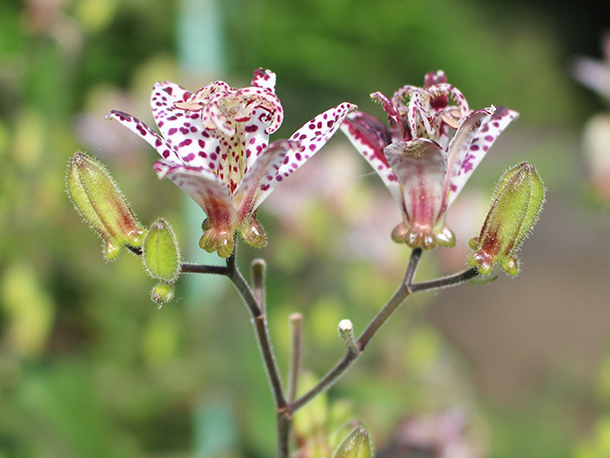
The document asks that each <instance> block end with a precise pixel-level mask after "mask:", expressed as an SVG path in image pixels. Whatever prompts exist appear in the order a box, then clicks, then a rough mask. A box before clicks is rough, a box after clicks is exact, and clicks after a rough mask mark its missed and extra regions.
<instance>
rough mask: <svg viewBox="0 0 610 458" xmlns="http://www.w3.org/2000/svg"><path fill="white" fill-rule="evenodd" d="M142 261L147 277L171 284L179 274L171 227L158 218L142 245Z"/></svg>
mask: <svg viewBox="0 0 610 458" xmlns="http://www.w3.org/2000/svg"><path fill="white" fill-rule="evenodd" d="M142 259H143V261H144V266H146V270H147V271H148V273H149V275H150V276H151V277H153V278H156V279H157V280H161V281H163V282H165V283H169V284H172V283H173V282H175V281H176V278H178V274H179V273H180V264H181V259H180V248H179V247H178V242H177V241H176V236H175V234H174V231H173V229H172V227H171V226H170V225H169V223H167V222H166V221H165V220H163V219H161V218H159V219H158V220H157V221H155V222H154V223H153V224H152V226H151V227H150V229H149V231H148V233H147V234H146V237H145V238H144V243H143V244H142Z"/></svg>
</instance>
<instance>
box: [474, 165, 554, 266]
mask: <svg viewBox="0 0 610 458" xmlns="http://www.w3.org/2000/svg"><path fill="white" fill-rule="evenodd" d="M544 192H545V190H544V184H543V183H542V180H541V179H540V177H539V176H538V173H537V172H536V169H535V168H534V167H533V166H531V165H529V164H528V163H527V162H523V163H521V164H519V165H517V166H515V167H513V168H512V169H510V170H508V171H507V172H506V173H505V174H504V175H503V176H502V178H501V179H500V182H499V183H498V186H497V187H496V190H495V192H494V196H493V199H492V202H491V208H490V209H489V213H488V214H487V218H486V219H485V222H484V223H483V227H482V228H481V233H480V235H479V237H474V238H473V239H471V240H470V247H471V248H472V249H473V250H476V251H475V252H474V253H472V254H471V255H470V256H469V257H468V264H470V265H471V266H473V267H477V269H478V270H479V272H480V273H482V274H484V275H485V274H488V273H489V272H491V268H492V267H493V265H494V264H500V265H501V266H502V268H503V269H504V270H505V271H506V273H508V274H509V275H517V273H518V271H519V261H518V259H517V258H516V257H515V253H516V252H517V250H518V249H519V247H520V245H521V243H522V242H523V240H524V239H525V237H527V235H528V234H529V232H530V231H531V229H532V227H533V226H534V224H535V223H536V221H537V220H538V215H539V214H540V211H541V210H542V204H543V203H544Z"/></svg>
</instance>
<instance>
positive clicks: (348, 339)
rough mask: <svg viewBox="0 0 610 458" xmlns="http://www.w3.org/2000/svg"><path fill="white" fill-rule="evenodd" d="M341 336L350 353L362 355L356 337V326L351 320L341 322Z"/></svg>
mask: <svg viewBox="0 0 610 458" xmlns="http://www.w3.org/2000/svg"><path fill="white" fill-rule="evenodd" d="M339 335H340V336H341V339H342V340H343V343H345V346H346V347H347V350H348V351H349V352H350V353H353V354H355V355H357V354H359V353H360V347H358V342H357V341H356V338H355V337H354V325H353V324H352V322H351V321H350V320H341V321H340V322H339Z"/></svg>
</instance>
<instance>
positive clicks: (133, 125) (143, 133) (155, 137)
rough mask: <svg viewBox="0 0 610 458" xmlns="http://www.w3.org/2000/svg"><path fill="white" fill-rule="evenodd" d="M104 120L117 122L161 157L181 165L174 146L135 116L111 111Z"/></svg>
mask: <svg viewBox="0 0 610 458" xmlns="http://www.w3.org/2000/svg"><path fill="white" fill-rule="evenodd" d="M106 119H114V120H116V121H118V122H119V123H120V124H121V125H123V126H125V127H127V128H128V129H129V130H130V131H132V132H133V133H134V134H136V135H138V136H139V137H141V138H143V139H144V140H145V141H146V142H147V143H148V144H149V145H150V146H152V147H153V148H154V149H155V150H156V151H157V153H159V154H160V155H161V157H163V158H165V159H168V160H170V161H173V162H176V163H178V164H181V163H182V158H181V157H180V156H179V155H178V152H177V151H176V149H175V148H174V146H173V145H172V144H171V143H169V142H168V141H166V140H165V139H164V138H163V137H161V136H160V135H159V134H158V133H156V132H155V131H154V130H152V129H151V128H150V127H148V126H147V125H146V124H144V123H143V122H142V121H140V120H139V119H138V118H136V117H135V116H132V115H130V114H127V113H123V112H122V111H117V110H112V111H111V112H110V113H108V114H107V115H106Z"/></svg>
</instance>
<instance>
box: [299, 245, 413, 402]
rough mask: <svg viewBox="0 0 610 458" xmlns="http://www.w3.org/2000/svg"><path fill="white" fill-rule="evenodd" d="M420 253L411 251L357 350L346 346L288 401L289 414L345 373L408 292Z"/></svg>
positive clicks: (362, 336)
mask: <svg viewBox="0 0 610 458" xmlns="http://www.w3.org/2000/svg"><path fill="white" fill-rule="evenodd" d="M421 253H422V250H421V248H415V249H414V250H413V252H412V253H411V258H410V259H409V264H408V265H407V269H406V271H405V276H404V278H403V280H402V282H401V284H400V286H399V288H398V289H397V290H396V292H395V293H394V295H393V296H392V298H391V299H390V300H389V301H388V303H387V304H386V305H385V306H384V307H383V308H382V309H381V311H380V312H379V313H378V314H377V315H376V316H375V318H373V321H371V323H370V324H369V326H368V327H367V328H366V330H365V331H364V332H363V333H362V335H361V336H360V337H359V338H358V341H357V342H358V348H359V352H354V351H353V350H352V349H350V348H349V347H348V351H347V353H346V355H345V356H344V357H343V359H342V360H341V361H339V363H338V364H337V365H336V366H335V367H334V368H333V369H332V370H331V371H330V372H328V373H327V374H326V375H325V376H324V377H323V378H322V380H320V381H319V382H318V383H317V384H316V386H314V387H313V388H312V389H311V390H309V391H308V392H307V393H305V394H304V395H303V396H301V397H300V398H299V399H297V400H296V401H294V402H292V403H290V404H289V405H288V406H287V410H288V412H289V413H290V414H292V413H294V412H296V411H297V410H298V409H300V408H301V407H303V406H304V405H305V404H307V403H308V402H309V401H311V400H312V399H313V398H315V397H316V396H317V395H319V394H320V393H322V392H323V391H326V390H327V389H328V388H330V387H331V386H332V385H333V384H334V383H335V382H336V381H337V380H338V379H339V378H340V377H341V376H342V375H343V374H344V373H345V371H346V370H347V369H348V368H349V367H350V366H351V365H352V363H353V362H354V361H356V359H358V357H359V356H360V355H361V354H362V352H363V351H364V349H365V348H366V346H367V344H368V343H369V341H370V340H371V339H372V338H373V336H374V335H375V333H376V332H377V331H378V330H379V329H380V328H381V326H382V325H383V324H384V323H385V322H386V320H387V319H388V318H389V317H390V315H392V313H394V311H395V310H396V309H397V308H398V306H399V305H400V304H401V303H402V302H403V301H404V300H405V299H406V297H407V296H408V295H409V294H410V291H409V284H410V283H411V281H412V279H413V276H414V275H415V271H416V270H417V265H418V264H419V260H420V258H421Z"/></svg>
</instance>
